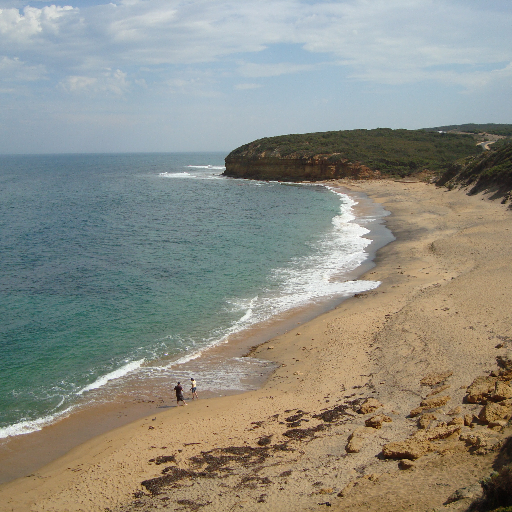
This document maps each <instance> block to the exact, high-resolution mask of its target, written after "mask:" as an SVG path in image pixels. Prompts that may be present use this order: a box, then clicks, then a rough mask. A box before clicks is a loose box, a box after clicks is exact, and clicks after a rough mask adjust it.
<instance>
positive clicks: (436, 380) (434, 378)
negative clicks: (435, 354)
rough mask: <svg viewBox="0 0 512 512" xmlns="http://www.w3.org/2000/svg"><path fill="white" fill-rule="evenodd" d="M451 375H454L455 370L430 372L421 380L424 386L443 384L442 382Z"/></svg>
mask: <svg viewBox="0 0 512 512" xmlns="http://www.w3.org/2000/svg"><path fill="white" fill-rule="evenodd" d="M451 375H453V372H451V371H447V372H439V373H429V374H428V375H425V377H423V378H422V379H421V380H420V384H421V385H422V386H436V385H437V384H441V383H442V382H444V381H445V380H446V379H447V378H448V377H450V376H451Z"/></svg>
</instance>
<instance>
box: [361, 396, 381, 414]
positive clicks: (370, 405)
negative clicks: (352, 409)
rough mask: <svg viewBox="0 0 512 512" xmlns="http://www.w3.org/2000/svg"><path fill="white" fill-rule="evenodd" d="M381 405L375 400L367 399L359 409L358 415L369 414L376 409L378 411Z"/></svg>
mask: <svg viewBox="0 0 512 512" xmlns="http://www.w3.org/2000/svg"><path fill="white" fill-rule="evenodd" d="M381 407H382V404H381V403H380V402H379V401H378V400H376V399H375V398H367V399H366V400H365V401H364V402H363V403H362V405H361V407H360V408H359V411H358V412H359V413H360V414H369V413H371V412H375V411H376V410H377V409H380V408H381Z"/></svg>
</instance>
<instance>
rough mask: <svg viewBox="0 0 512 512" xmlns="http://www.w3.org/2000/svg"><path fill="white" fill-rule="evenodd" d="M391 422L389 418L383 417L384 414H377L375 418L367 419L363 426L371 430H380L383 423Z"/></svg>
mask: <svg viewBox="0 0 512 512" xmlns="http://www.w3.org/2000/svg"><path fill="white" fill-rule="evenodd" d="M391 421H393V420H392V419H391V418H390V417H389V416H385V415H384V414H377V415H376V416H372V417H371V418H368V419H367V420H366V421H365V422H364V424H365V425H366V426H367V427H371V428H382V424H383V423H385V422H391Z"/></svg>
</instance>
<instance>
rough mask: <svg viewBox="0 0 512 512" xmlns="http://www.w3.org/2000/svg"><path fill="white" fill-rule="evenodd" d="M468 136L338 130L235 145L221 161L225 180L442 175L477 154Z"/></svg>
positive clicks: (405, 131) (478, 149)
mask: <svg viewBox="0 0 512 512" xmlns="http://www.w3.org/2000/svg"><path fill="white" fill-rule="evenodd" d="M480 152H481V148H480V147H477V146H476V142H475V139H474V137H473V136H472V135H460V134H446V133H438V132H428V131H425V130H391V129H389V128H378V129H375V130H342V131H336V132H318V133H306V134H292V135H281V136H278V137H266V138H263V139H258V140H256V141H253V142H251V143H249V144H245V145H243V146H240V147H239V148H237V149H235V150H234V151H232V152H231V153H230V154H229V155H228V156H227V157H226V160H225V163H226V170H225V172H224V175H225V176H229V177H234V178H251V179H262V180H281V181H318V180H328V179H337V178H345V177H348V178H352V179H371V178H378V177H381V176H400V177H403V176H408V175H410V174H413V173H418V172H422V171H424V170H430V171H433V172H440V171H444V170H445V169H447V168H448V167H449V165H450V164H451V163H452V162H453V161H454V160H456V159H459V158H462V157H467V156H469V155H476V154H479V153H480Z"/></svg>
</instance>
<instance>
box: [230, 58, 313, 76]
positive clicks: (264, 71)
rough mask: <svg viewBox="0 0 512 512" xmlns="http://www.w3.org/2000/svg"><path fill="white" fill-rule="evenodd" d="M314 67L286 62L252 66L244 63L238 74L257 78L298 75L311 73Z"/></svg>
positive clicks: (252, 64)
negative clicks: (305, 72)
mask: <svg viewBox="0 0 512 512" xmlns="http://www.w3.org/2000/svg"><path fill="white" fill-rule="evenodd" d="M314 68H315V66H311V65H305V64H291V63H288V62H280V63H278V64H254V63H250V62H248V63H244V64H241V65H240V67H239V68H238V72H239V73H240V74H241V75H242V76H246V77H251V78H257V77H269V76H280V75H289V74H293V73H300V72H301V71H311V70H312V69H314Z"/></svg>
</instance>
